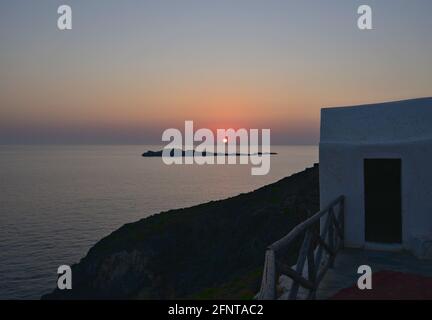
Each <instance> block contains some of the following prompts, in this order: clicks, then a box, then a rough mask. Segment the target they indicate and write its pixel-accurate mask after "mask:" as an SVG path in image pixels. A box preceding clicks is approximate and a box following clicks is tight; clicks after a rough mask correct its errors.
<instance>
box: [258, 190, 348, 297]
mask: <svg viewBox="0 0 432 320" xmlns="http://www.w3.org/2000/svg"><path fill="white" fill-rule="evenodd" d="M320 221H321V223H323V224H324V225H323V226H322V227H321V228H320ZM343 227H344V196H340V197H338V198H337V199H335V200H334V201H333V202H332V203H330V204H329V205H328V206H327V207H326V208H325V209H323V210H321V211H319V212H318V213H316V214H314V215H313V216H312V217H310V218H309V219H307V220H306V221H304V222H302V223H301V224H299V225H297V226H296V227H295V228H294V229H292V230H291V232H290V233H288V234H287V235H286V236H285V237H283V238H282V239H280V240H278V241H276V242H275V243H273V244H272V245H271V246H269V247H268V248H267V251H266V256H265V264H264V271H263V278H262V283H261V290H260V292H259V294H258V299H262V300H273V299H278V298H279V296H278V292H277V282H278V279H279V276H280V275H281V274H284V275H286V276H288V277H289V278H291V280H292V284H291V288H290V289H289V292H288V295H287V294H285V298H287V299H293V300H294V299H297V298H298V292H299V288H300V287H303V288H305V289H306V293H307V294H306V296H303V298H306V299H315V297H316V291H317V289H318V286H319V284H320V282H321V280H322V279H323V277H324V275H325V273H326V272H327V270H328V268H330V267H332V266H333V262H334V259H335V257H336V254H337V252H338V251H339V250H340V249H341V248H342V247H343V238H344V230H343ZM320 229H321V230H320ZM301 236H303V241H302V244H301V246H300V250H299V252H298V257H297V263H296V265H295V266H293V267H292V266H289V265H287V264H286V263H284V261H283V260H284V258H286V257H285V256H284V253H285V254H286V253H287V252H290V251H291V253H292V250H295V248H293V246H294V245H295V243H296V241H297V242H298V241H299V240H301ZM285 260H286V259H285ZM306 262H307V271H306V270H305V265H306Z"/></svg>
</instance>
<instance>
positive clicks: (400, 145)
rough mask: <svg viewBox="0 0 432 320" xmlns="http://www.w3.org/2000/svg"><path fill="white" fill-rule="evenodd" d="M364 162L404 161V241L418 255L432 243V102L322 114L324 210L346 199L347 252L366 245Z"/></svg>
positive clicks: (321, 189)
mask: <svg viewBox="0 0 432 320" xmlns="http://www.w3.org/2000/svg"><path fill="white" fill-rule="evenodd" d="M365 158H400V159H402V178H401V179H402V238H403V239H402V241H403V246H404V247H405V248H407V249H410V250H412V251H414V252H416V253H418V252H417V251H419V250H420V249H421V248H419V246H422V247H424V246H425V241H426V242H427V241H428V239H430V240H431V241H432V99H431V98H426V99H417V100H406V101H399V102H394V103H385V104H376V105H367V106H357V107H344V108H327V109H322V112H321V141H320V159H319V161H320V201H321V207H322V208H323V207H325V206H326V204H328V203H329V202H330V201H332V200H333V199H334V198H336V197H337V196H339V195H341V194H343V195H345V197H346V201H345V204H346V211H345V237H346V240H345V245H346V246H348V247H363V246H364V245H365V238H364V236H365V233H364V230H365V214H364V181H363V179H364V178H363V160H364V159H365ZM418 239H422V240H421V241H419V240H418ZM431 248H432V247H431ZM431 253H432V252H431ZM418 254H419V255H421V254H420V253H418Z"/></svg>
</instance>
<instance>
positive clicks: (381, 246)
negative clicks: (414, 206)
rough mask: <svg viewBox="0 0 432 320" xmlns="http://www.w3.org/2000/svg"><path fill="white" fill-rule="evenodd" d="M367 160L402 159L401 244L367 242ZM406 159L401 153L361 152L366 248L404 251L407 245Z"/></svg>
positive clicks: (363, 232)
mask: <svg viewBox="0 0 432 320" xmlns="http://www.w3.org/2000/svg"><path fill="white" fill-rule="evenodd" d="M366 159H371V160H373V159H377V160H378V159H389V160H390V159H400V161H401V172H400V180H401V181H400V187H401V199H400V200H401V204H400V205H401V242H400V243H380V242H367V241H366V206H365V180H364V177H365V172H364V161H365V160H366ZM404 163H405V161H404V158H403V156H402V154H401V153H398V152H379V151H378V152H373V151H372V152H361V157H360V167H361V170H360V171H361V179H360V180H361V212H362V214H363V219H362V224H363V231H362V238H363V243H364V247H365V248H371V249H373V248H375V249H378V250H386V251H392V250H399V249H402V248H403V246H404V244H405V243H406V241H405V239H406V236H405V226H404V221H405V217H404V212H405V210H404V172H405V170H404Z"/></svg>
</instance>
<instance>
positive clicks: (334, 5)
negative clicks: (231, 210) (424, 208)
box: [0, 0, 432, 144]
mask: <svg viewBox="0 0 432 320" xmlns="http://www.w3.org/2000/svg"><path fill="white" fill-rule="evenodd" d="M65 3H66V4H69V5H70V6H71V7H72V10H73V30H71V31H59V30H58V29H57V18H58V14H57V8H58V6H59V5H61V4H65ZM361 4H369V5H370V6H371V7H372V9H373V25H374V30H372V31H360V30H358V28H357V17H358V15H357V7H358V6H359V5H361ZM431 30H432V1H430V0H412V1H406V0H380V1H370V0H366V1H350V0H329V1H322V0H309V1H305V0H298V1H289V0H285V1H271V0H265V1H264V0H261V1H255V0H231V1H225V0H217V1H216V0H214V1H210V0H196V1H188V0H177V1H174V0H173V1H164V0H162V1H161V0H154V1H142V0H136V1H110V0H91V1H77V0H62V1H48V0H46V1H45V0H44V1H33V0H28V1H22V0H15V1H1V2H0V144H13V143H152V144H153V143H156V144H158V143H159V144H160V143H161V135H162V132H163V130H165V129H166V128H170V127H178V128H182V127H183V125H184V121H185V120H193V121H194V122H195V124H196V127H208V128H211V129H216V128H230V127H233V128H241V127H244V128H270V129H271V130H272V142H273V143H276V144H314V143H317V141H318V139H319V117H320V113H319V110H320V108H322V107H325V106H338V105H351V104H361V103H369V102H375V101H386V100H397V99H405V98H414V97H424V96H432V31H431Z"/></svg>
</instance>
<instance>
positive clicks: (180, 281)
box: [42, 165, 319, 299]
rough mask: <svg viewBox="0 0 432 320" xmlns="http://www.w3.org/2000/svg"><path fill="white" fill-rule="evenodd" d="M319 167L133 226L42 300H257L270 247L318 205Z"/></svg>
mask: <svg viewBox="0 0 432 320" xmlns="http://www.w3.org/2000/svg"><path fill="white" fill-rule="evenodd" d="M318 171H319V170H318V165H315V166H314V167H312V168H309V169H306V170H305V171H302V172H299V173H296V174H294V175H292V176H290V177H287V178H284V179H282V180H280V181H278V182H275V183H272V184H270V185H267V186H264V187H262V188H260V189H258V190H256V191H252V192H249V193H245V194H240V195H238V196H235V197H232V198H228V199H225V200H219V201H211V202H208V203H205V204H201V205H197V206H194V207H190V208H185V209H176V210H170V211H168V212H162V213H159V214H155V215H153V216H150V217H148V218H145V219H142V220H139V221H137V222H133V223H129V224H126V225H124V226H122V227H121V228H119V229H118V230H116V231H114V232H113V233H111V234H110V235H108V236H107V237H105V238H103V239H102V240H100V241H99V242H98V243H96V244H95V245H94V246H93V247H92V248H91V249H90V250H89V252H88V253H87V255H86V256H85V257H84V258H83V259H81V261H80V262H79V263H78V264H75V265H73V266H72V272H73V289H72V290H59V289H55V290H53V291H52V292H51V293H49V294H47V295H44V296H43V297H42V298H43V299H187V298H195V299H252V298H253V296H254V295H255V294H256V293H257V292H258V290H259V285H260V281H261V275H262V270H263V264H264V253H265V250H266V248H267V246H269V245H270V244H272V243H273V242H275V241H276V240H278V239H280V238H281V237H282V236H284V235H286V234H287V233H288V232H289V231H291V230H292V229H293V228H294V227H295V226H296V225H298V224H299V223H300V222H302V221H304V220H305V219H307V218H308V216H309V215H310V214H313V213H315V212H317V211H318V209H319V183H318V176H319V174H318ZM119 214H121V212H119ZM297 249H298V248H297ZM296 255H297V251H296V248H293V249H292V252H291V251H290V252H287V259H288V260H290V261H291V264H293V263H294V262H295V259H296Z"/></svg>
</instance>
